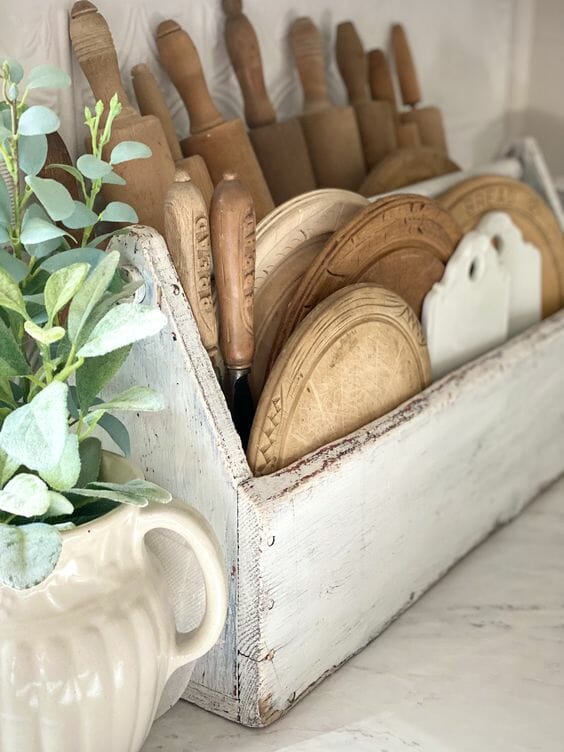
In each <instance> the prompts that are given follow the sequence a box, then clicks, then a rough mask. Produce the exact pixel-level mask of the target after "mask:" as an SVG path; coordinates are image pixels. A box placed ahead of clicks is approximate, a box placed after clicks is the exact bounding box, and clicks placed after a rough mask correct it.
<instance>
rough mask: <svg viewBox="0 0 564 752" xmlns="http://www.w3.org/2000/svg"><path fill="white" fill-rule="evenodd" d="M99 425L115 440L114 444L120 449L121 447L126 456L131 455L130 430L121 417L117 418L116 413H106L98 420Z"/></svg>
mask: <svg viewBox="0 0 564 752" xmlns="http://www.w3.org/2000/svg"><path fill="white" fill-rule="evenodd" d="M98 426H99V427H100V428H103V429H104V431H105V432H106V433H107V434H108V436H109V437H110V439H111V440H112V441H113V442H114V444H115V445H116V446H117V447H118V448H119V449H121V451H122V452H123V454H124V455H125V456H126V457H129V455H130V454H131V442H130V439H129V431H128V430H127V428H126V427H125V425H124V424H123V423H122V422H121V420H119V418H116V417H115V415H110V414H109V413H106V414H105V415H104V416H102V417H101V418H100V420H99V421H98Z"/></svg>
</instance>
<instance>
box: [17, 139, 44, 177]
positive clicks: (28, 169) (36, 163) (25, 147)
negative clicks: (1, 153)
mask: <svg viewBox="0 0 564 752" xmlns="http://www.w3.org/2000/svg"><path fill="white" fill-rule="evenodd" d="M18 144H19V152H18V156H19V166H20V169H21V170H22V171H23V172H24V173H25V174H26V175H37V173H38V172H39V171H40V170H41V168H42V167H43V165H44V164H45V160H46V159H47V149H48V145H47V136H44V135H43V134H42V133H41V134H39V136H20V138H19V142H18Z"/></svg>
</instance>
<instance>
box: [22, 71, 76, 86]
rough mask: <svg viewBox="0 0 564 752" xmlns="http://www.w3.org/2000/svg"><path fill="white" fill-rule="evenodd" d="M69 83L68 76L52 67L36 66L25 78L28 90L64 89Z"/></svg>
mask: <svg viewBox="0 0 564 752" xmlns="http://www.w3.org/2000/svg"><path fill="white" fill-rule="evenodd" d="M70 83H71V80H70V77H69V75H68V74H67V73H65V71H63V70H61V69H60V68H55V66H54V65H37V66H36V67H35V68H32V69H31V70H30V72H29V76H28V77H27V88H28V89H65V88H66V87H67V86H70Z"/></svg>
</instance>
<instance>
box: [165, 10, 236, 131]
mask: <svg viewBox="0 0 564 752" xmlns="http://www.w3.org/2000/svg"><path fill="white" fill-rule="evenodd" d="M157 47H158V50H159V59H160V61H161V64H162V66H163V67H164V69H165V70H166V72H167V73H168V75H169V77H170V79H171V81H172V83H173V84H174V85H175V87H176V89H177V90H178V93H179V94H180V96H181V98H182V101H183V102H184V104H185V106H186V109H187V110H188V115H189V117H190V131H191V133H192V135H194V134H195V133H201V132H202V131H207V130H209V129H210V128H214V127H215V126H217V125H221V123H223V117H222V115H221V113H220V112H219V110H218V109H217V107H216V106H215V104H214V103H213V100H212V98H211V96H210V92H209V90H208V86H207V84H206V79H205V78H204V72H203V70H202V64H201V62H200V56H199V55H198V51H197V49H196V47H195V46H194V42H193V41H192V39H191V38H190V37H189V36H188V34H187V33H186V32H185V31H184V29H182V28H181V27H180V26H179V25H178V24H177V23H176V21H172V20H168V21H163V22H162V23H160V24H159V27H158V29H157Z"/></svg>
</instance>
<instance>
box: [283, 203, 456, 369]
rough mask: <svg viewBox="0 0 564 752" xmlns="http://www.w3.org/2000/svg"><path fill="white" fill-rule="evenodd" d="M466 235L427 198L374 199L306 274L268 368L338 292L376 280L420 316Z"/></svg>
mask: <svg viewBox="0 0 564 752" xmlns="http://www.w3.org/2000/svg"><path fill="white" fill-rule="evenodd" d="M461 237H462V232H461V230H460V227H459V226H458V225H457V223H456V222H455V221H454V220H453V219H452V217H451V216H450V214H449V213H448V212H447V211H445V210H444V209H443V208H442V207H441V206H440V205H439V204H437V203H436V202H435V201H433V200H432V199H429V198H425V197H423V196H415V195H410V194H404V195H397V196H390V197H387V198H382V199H380V200H379V201H375V202H374V203H373V204H371V205H370V206H368V207H367V208H366V209H364V210H363V211H361V212H359V213H358V214H357V215H356V216H355V217H354V219H353V220H351V222H349V223H348V224H347V225H346V226H345V227H343V228H342V229H341V230H339V231H338V232H336V233H335V234H334V235H333V237H332V238H331V239H330V240H329V242H328V243H327V245H326V246H325V248H324V249H323V251H322V252H321V253H320V254H318V255H317V257H316V259H315V260H314V262H313V263H312V265H311V266H310V267H309V269H308V270H307V272H306V274H304V276H303V278H302V281H301V283H300V285H299V287H298V289H297V290H296V292H295V294H294V296H293V298H292V300H291V301H290V303H289V304H288V307H287V310H286V314H285V316H284V318H283V320H282V321H281V324H280V326H279V328H278V331H277V334H276V338H275V341H274V344H273V347H272V352H271V357H270V361H269V370H270V368H272V366H273V364H274V361H275V359H276V357H277V356H278V354H279V353H280V351H281V350H282V347H283V346H284V344H285V342H286V341H287V339H288V337H289V336H290V335H291V333H292V332H293V331H294V329H295V328H296V327H297V325H298V324H299V323H300V321H302V320H303V319H304V318H305V317H306V316H307V314H308V313H309V312H310V311H311V310H312V309H313V308H314V307H315V306H316V305H317V304H318V303H319V302H320V301H322V300H323V299H324V298H326V297H328V296H329V295H330V294H331V293H333V292H335V291H336V290H338V289H340V288H342V287H345V286H346V285H351V284H354V283H357V282H373V283H375V284H378V285H381V286H382V287H386V288H387V289H388V290H391V291H392V292H395V293H397V294H398V295H400V297H402V298H403V299H404V300H405V301H406V302H407V303H408V304H409V305H410V306H411V308H412V309H413V310H414V311H415V313H416V314H417V316H420V314H421V307H422V304H423V299H424V298H425V295H426V294H427V293H428V292H429V290H430V289H431V287H432V286H433V284H434V283H435V282H437V281H439V280H440V279H441V277H442V275H443V273H444V268H445V264H446V262H447V261H448V259H449V258H450V256H451V255H452V253H453V251H454V249H455V248H456V246H457V245H458V243H459V241H460V239H461Z"/></svg>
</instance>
